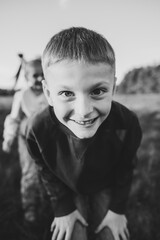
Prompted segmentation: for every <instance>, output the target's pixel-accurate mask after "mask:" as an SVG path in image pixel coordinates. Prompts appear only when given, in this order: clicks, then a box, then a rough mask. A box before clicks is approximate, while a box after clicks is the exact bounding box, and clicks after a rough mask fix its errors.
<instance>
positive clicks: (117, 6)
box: [0, 0, 160, 88]
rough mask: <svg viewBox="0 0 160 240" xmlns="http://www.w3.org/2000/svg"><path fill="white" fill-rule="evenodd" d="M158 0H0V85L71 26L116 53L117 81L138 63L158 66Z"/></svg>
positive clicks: (8, 84) (7, 84)
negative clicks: (83, 29) (90, 33)
mask: <svg viewBox="0 0 160 240" xmlns="http://www.w3.org/2000/svg"><path fill="white" fill-rule="evenodd" d="M159 10H160V1H159V0H120V1H118V0H14V1H13V0H0V88H10V87H12V86H13V84H14V81H13V79H14V76H15V74H16V71H17V69H18V67H19V64H20V60H19V58H18V57H17V54H18V53H23V54H24V57H25V58H26V59H27V60H31V59H33V58H35V57H37V56H39V55H41V54H42V52H43V50H44V48H45V46H46V44H47V42H48V41H49V39H50V38H51V37H52V36H53V35H54V34H56V33H57V32H59V31H61V30H63V29H65V28H69V27H72V26H81V27H86V28H89V29H92V30H95V31H97V32H98V33H100V34H102V35H103V36H104V37H106V38H107V40H108V41H109V42H110V44H111V45H112V47H113V48H114V50H115V54H116V67H117V73H116V75H117V80H118V83H119V82H120V81H122V79H123V77H124V75H125V74H126V73H127V72H128V71H130V70H132V69H133V68H137V67H145V66H148V65H157V64H160V30H159V25H160V14H159Z"/></svg>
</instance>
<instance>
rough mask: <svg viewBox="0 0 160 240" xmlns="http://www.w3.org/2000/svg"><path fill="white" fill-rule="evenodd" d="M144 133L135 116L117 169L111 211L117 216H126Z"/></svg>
mask: <svg viewBox="0 0 160 240" xmlns="http://www.w3.org/2000/svg"><path fill="white" fill-rule="evenodd" d="M141 138H142V132H141V128H140V125H139V121H138V119H137V117H136V116H135V115H133V117H132V121H131V122H130V127H129V128H128V131H127V133H126V136H125V139H124V144H123V150H122V154H121V156H120V159H119V160H120V161H119V164H118V165H117V167H116V169H115V184H114V186H113V189H114V190H113V197H112V201H111V205H110V210H111V211H113V212H115V213H117V214H124V212H125V210H126V204H127V200H128V195H129V192H130V188H131V183H132V176H133V170H134V167H135V163H136V160H137V156H136V152H137V149H138V147H139V145H140V142H141Z"/></svg>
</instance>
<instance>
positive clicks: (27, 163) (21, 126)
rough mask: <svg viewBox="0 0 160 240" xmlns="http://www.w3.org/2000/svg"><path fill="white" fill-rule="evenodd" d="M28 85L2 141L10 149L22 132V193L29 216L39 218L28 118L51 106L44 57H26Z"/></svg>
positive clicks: (19, 96) (6, 124)
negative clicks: (27, 135) (27, 134)
mask: <svg viewBox="0 0 160 240" xmlns="http://www.w3.org/2000/svg"><path fill="white" fill-rule="evenodd" d="M22 66H23V67H22V68H23V70H24V75H25V80H26V81H27V87H25V89H22V90H20V91H17V92H16V93H15V95H14V98H13V103H12V109H11V112H10V114H9V115H7V117H6V119H5V122H4V131H3V137H4V141H3V144H2V148H3V151H5V152H7V153H9V152H10V151H11V149H12V145H13V143H14V141H15V140H16V138H17V136H18V151H19V158H20V164H21V170H22V178H21V196H22V206H23V209H24V214H25V219H26V220H27V221H34V220H35V206H36V198H37V194H38V193H37V189H38V188H37V184H38V183H37V174H36V170H35V163H34V161H33V160H32V158H31V157H30V155H29V154H28V151H27V148H26V143H25V137H24V133H25V127H26V120H27V118H28V117H30V116H31V115H32V114H33V113H34V112H36V111H38V110H40V109H43V108H44V107H46V106H47V101H46V98H45V97H44V94H43V90H42V80H43V71H42V66H41V59H40V58H38V59H34V60H32V61H28V62H26V61H25V60H24V61H23V64H22Z"/></svg>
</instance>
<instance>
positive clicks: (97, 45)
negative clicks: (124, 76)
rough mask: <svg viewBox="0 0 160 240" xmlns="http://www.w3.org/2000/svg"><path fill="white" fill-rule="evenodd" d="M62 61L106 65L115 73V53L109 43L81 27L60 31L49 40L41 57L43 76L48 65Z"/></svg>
mask: <svg viewBox="0 0 160 240" xmlns="http://www.w3.org/2000/svg"><path fill="white" fill-rule="evenodd" d="M63 60H71V61H75V60H76V61H84V62H87V63H91V64H97V63H107V64H109V65H110V66H111V67H112V68H113V70H114V72H115V53H114V50H113V48H112V46H111V45H110V43H109V42H108V41H107V39H106V38H104V37H103V36H102V35H100V34H98V33H97V32H95V31H92V30H89V29H86V28H83V27H72V28H69V29H65V30H62V31H60V32H59V33H57V34H56V35H54V36H53V37H52V38H51V39H50V41H49V42H48V44H47V46H46V48H45V49H44V52H43V55H42V67H43V71H44V74H45V71H46V69H47V68H48V67H49V66H50V65H52V64H54V63H57V62H60V61H63Z"/></svg>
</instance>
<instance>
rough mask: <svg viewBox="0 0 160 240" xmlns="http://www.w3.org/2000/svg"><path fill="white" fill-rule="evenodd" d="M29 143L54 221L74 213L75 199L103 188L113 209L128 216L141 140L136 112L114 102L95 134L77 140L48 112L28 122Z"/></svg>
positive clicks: (51, 109)
mask: <svg viewBox="0 0 160 240" xmlns="http://www.w3.org/2000/svg"><path fill="white" fill-rule="evenodd" d="M26 141H27V146H28V149H29V152H30V154H31V155H32V157H33V158H34V159H35V162H36V164H37V166H38V170H39V173H40V176H41V179H42V181H43V183H44V185H45V188H46V189H47V192H48V194H49V195H50V198H51V201H52V202H53V203H56V205H55V209H54V211H55V216H63V215H67V214H69V213H71V212H72V211H74V210H75V205H74V201H73V196H74V194H77V193H80V194H82V195H91V194H94V193H96V192H98V191H100V190H102V189H105V188H107V189H108V188H109V189H110V190H111V193H112V197H111V203H110V209H111V210H112V211H113V212H115V213H119V214H123V213H124V211H125V208H126V202H127V198H128V195H129V190H130V186H131V180H132V175H133V169H134V164H135V159H136V151H137V149H138V147H139V145H140V141H141V128H140V125H139V122H138V119H137V117H136V115H135V114H134V113H133V112H131V111H130V110H128V109H127V108H126V107H124V106H123V105H121V104H119V103H117V102H112V107H111V111H110V114H109V116H108V117H107V119H106V120H105V121H104V122H103V123H102V124H101V126H100V127H99V129H98V131H97V132H96V134H95V135H94V136H93V137H92V138H89V139H79V138H77V137H76V136H75V135H74V134H73V132H71V131H70V130H69V129H68V128H67V127H66V126H64V125H63V124H61V123H60V122H59V121H58V119H57V118H56V116H55V114H54V110H53V108H52V107H47V108H46V109H45V110H44V111H42V112H40V113H38V114H36V115H35V116H33V117H32V118H30V120H29V122H28V128H27V131H26Z"/></svg>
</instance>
